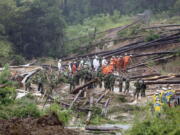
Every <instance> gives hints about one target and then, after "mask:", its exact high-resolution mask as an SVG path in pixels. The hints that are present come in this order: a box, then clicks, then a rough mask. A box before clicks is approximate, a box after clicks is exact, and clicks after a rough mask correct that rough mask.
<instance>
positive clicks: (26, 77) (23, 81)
mask: <svg viewBox="0 0 180 135" xmlns="http://www.w3.org/2000/svg"><path fill="white" fill-rule="evenodd" d="M40 70H41V68H38V69H36V70H35V71H32V72H29V73H27V75H26V76H25V77H24V79H23V80H22V81H21V82H22V84H24V85H25V83H26V82H27V80H28V79H29V78H30V77H31V76H33V75H34V74H35V73H37V72H39V71H40Z"/></svg>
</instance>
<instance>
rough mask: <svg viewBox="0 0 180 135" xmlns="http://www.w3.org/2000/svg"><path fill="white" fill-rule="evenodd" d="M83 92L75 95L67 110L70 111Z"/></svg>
mask: <svg viewBox="0 0 180 135" xmlns="http://www.w3.org/2000/svg"><path fill="white" fill-rule="evenodd" d="M82 92H83V90H80V91H79V92H78V94H77V95H76V97H75V98H74V100H73V102H72V103H71V105H70V106H69V109H72V107H73V104H74V103H75V102H76V100H77V99H78V97H79V96H80V95H81V93H82Z"/></svg>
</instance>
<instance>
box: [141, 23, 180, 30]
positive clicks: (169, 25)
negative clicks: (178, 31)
mask: <svg viewBox="0 0 180 135" xmlns="http://www.w3.org/2000/svg"><path fill="white" fill-rule="evenodd" d="M165 27H180V24H168V25H157V26H152V27H144V28H142V29H156V28H165Z"/></svg>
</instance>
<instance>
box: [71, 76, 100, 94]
mask: <svg viewBox="0 0 180 135" xmlns="http://www.w3.org/2000/svg"><path fill="white" fill-rule="evenodd" d="M96 81H97V79H94V80H91V81H89V82H87V83H86V84H84V85H82V86H79V87H78V88H75V89H74V90H72V92H71V94H76V93H78V92H79V91H80V90H81V89H84V88H86V87H88V86H89V85H91V84H92V83H94V82H96Z"/></svg>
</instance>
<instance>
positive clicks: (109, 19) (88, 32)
mask: <svg viewBox="0 0 180 135" xmlns="http://www.w3.org/2000/svg"><path fill="white" fill-rule="evenodd" d="M131 22H132V19H131V18H130V17H129V16H122V15H120V13H119V12H118V11H115V12H114V14H113V15H109V14H99V15H96V16H93V17H90V18H86V19H85V20H84V21H83V23H82V24H76V25H71V26H68V27H67V28H66V30H65V33H66V37H67V40H69V39H75V38H78V37H82V36H83V37H82V38H78V39H77V40H72V41H69V42H66V43H65V48H66V49H65V50H66V53H72V52H73V53H77V52H79V53H81V54H82V53H86V52H85V51H81V50H79V47H80V46H81V45H83V46H88V45H90V43H91V42H92V41H94V40H95V39H94V36H93V35H94V32H95V29H96V33H98V32H102V31H105V30H107V29H111V28H115V27H120V26H123V25H127V24H129V23H131ZM84 36H85V37H84ZM103 36H104V33H101V34H98V35H96V39H99V38H101V37H103Z"/></svg>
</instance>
